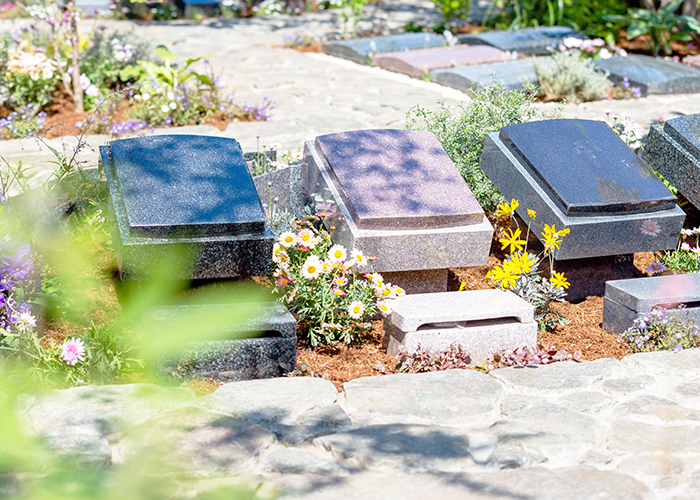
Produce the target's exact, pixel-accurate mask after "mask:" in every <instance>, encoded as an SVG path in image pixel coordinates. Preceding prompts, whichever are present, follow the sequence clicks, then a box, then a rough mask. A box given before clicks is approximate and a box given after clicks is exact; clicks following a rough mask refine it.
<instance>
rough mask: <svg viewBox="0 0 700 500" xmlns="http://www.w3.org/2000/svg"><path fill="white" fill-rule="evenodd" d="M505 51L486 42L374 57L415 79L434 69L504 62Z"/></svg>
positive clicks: (381, 64)
mask: <svg viewBox="0 0 700 500" xmlns="http://www.w3.org/2000/svg"><path fill="white" fill-rule="evenodd" d="M504 57H505V53H504V52H503V51H502V50H499V49H497V48H495V47H489V46H486V45H481V46H473V47H472V46H468V45H457V46H453V47H440V48H435V49H423V50H410V51H408V52H388V53H385V54H378V55H376V56H375V57H374V64H375V66H379V67H380V68H384V69H388V70H390V71H396V72H398V73H404V74H406V75H409V76H413V77H415V78H420V77H422V76H424V75H430V72H431V71H433V70H435V69H442V68H452V67H456V66H469V65H473V64H484V63H493V62H499V61H503V60H504Z"/></svg>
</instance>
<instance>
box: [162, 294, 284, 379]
mask: <svg viewBox="0 0 700 500" xmlns="http://www.w3.org/2000/svg"><path fill="white" fill-rule="evenodd" d="M191 315H196V316H195V317H207V318H214V321H216V319H217V318H222V317H226V318H236V317H238V318H241V317H243V318H247V319H246V320H245V321H239V320H235V321H232V322H223V323H221V324H220V326H219V327H218V330H219V332H217V335H216V337H217V340H209V339H201V340H200V341H198V342H193V343H190V344H186V345H184V346H182V353H181V354H180V355H179V356H172V357H170V358H168V359H165V360H163V362H162V368H163V370H164V371H165V372H177V373H178V374H179V375H180V376H184V377H187V378H190V377H198V378H202V379H205V380H207V379H213V380H218V381H221V382H234V381H238V380H251V379H258V378H272V377H281V376H283V375H284V374H285V373H286V372H290V371H292V370H293V369H294V368H295V367H296V339H297V337H296V321H295V320H294V316H292V315H291V313H290V312H289V311H288V310H287V308H286V307H284V306H283V305H282V304H280V303H278V302H256V303H241V304H208V305H172V306H158V307H154V308H152V309H151V310H150V312H149V319H150V320H151V321H154V322H155V323H156V324H157V327H158V328H161V329H168V328H170V327H172V328H177V325H178V323H180V322H182V321H183V320H186V319H187V317H188V316H191Z"/></svg>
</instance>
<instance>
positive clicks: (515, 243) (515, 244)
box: [498, 200, 525, 253]
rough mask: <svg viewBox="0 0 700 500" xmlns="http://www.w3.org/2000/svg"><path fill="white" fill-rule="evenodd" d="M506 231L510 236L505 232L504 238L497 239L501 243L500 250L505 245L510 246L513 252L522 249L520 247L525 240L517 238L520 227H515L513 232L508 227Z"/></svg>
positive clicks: (503, 248)
mask: <svg viewBox="0 0 700 500" xmlns="http://www.w3.org/2000/svg"><path fill="white" fill-rule="evenodd" d="M513 201H515V200H513ZM506 231H508V232H510V236H508V234H507V233H505V238H499V239H498V241H500V242H501V244H502V246H501V250H505V248H506V247H510V250H509V252H510V253H513V252H515V251H516V250H522V247H523V245H524V244H525V240H519V239H518V236H520V233H521V232H520V229H516V230H515V232H513V230H512V229H510V228H508V229H506Z"/></svg>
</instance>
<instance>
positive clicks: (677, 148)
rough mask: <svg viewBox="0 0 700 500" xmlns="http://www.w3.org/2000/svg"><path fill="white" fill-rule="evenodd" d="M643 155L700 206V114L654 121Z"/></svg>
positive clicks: (693, 202) (689, 199) (653, 166)
mask: <svg viewBox="0 0 700 500" xmlns="http://www.w3.org/2000/svg"><path fill="white" fill-rule="evenodd" d="M642 158H644V159H645V160H646V161H648V162H649V164H650V165H651V166H652V168H653V169H654V170H656V171H657V172H659V173H660V174H661V175H663V176H664V178H665V179H666V180H667V181H668V182H670V183H671V184H672V185H673V186H675V187H676V188H677V189H678V191H679V192H680V193H681V194H682V195H683V196H685V197H686V198H687V199H688V201H690V202H691V203H692V204H693V205H695V207H696V208H698V209H700V115H691V116H679V117H678V118H673V119H672V120H668V121H665V122H663V123H660V124H655V125H652V126H651V129H650V130H649V135H648V136H647V137H646V139H645V144H644V149H643V150H642Z"/></svg>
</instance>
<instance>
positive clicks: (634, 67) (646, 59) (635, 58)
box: [593, 54, 700, 94]
mask: <svg viewBox="0 0 700 500" xmlns="http://www.w3.org/2000/svg"><path fill="white" fill-rule="evenodd" d="M593 64H594V66H595V67H596V69H598V70H600V71H604V72H607V73H609V74H610V75H609V78H610V79H611V80H612V81H613V82H614V83H622V81H623V80H624V79H625V78H627V79H628V80H629V83H630V85H631V86H632V87H639V88H640V89H641V90H642V93H643V94H675V93H684V92H698V91H700V70H698V69H696V68H692V67H690V66H687V65H684V64H680V63H676V62H673V61H667V60H665V59H662V58H654V57H650V56H641V55H636V54H635V55H628V56H627V57H612V58H610V59H598V60H597V61H595V62H594V63H593Z"/></svg>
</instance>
